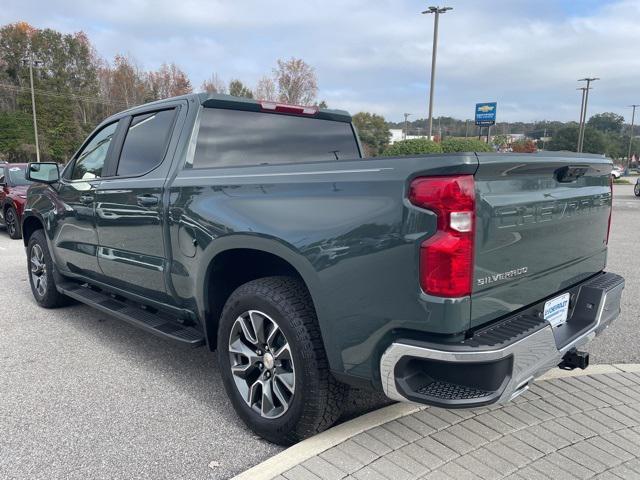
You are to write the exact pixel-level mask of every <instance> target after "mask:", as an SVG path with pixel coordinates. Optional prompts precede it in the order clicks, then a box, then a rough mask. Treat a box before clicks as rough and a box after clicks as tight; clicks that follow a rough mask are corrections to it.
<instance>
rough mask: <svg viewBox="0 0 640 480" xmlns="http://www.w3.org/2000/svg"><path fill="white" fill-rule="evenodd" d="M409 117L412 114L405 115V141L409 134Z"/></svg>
mask: <svg viewBox="0 0 640 480" xmlns="http://www.w3.org/2000/svg"><path fill="white" fill-rule="evenodd" d="M409 115H411V114H410V113H405V114H404V139H405V140H406V139H407V135H408V134H409V120H408V118H409Z"/></svg>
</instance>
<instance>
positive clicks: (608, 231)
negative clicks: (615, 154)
mask: <svg viewBox="0 0 640 480" xmlns="http://www.w3.org/2000/svg"><path fill="white" fill-rule="evenodd" d="M609 191H610V192H611V207H610V208H609V222H608V223H607V245H609V234H610V233H611V212H613V177H612V176H611V175H609Z"/></svg>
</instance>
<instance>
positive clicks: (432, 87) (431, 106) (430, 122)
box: [422, 7, 453, 140]
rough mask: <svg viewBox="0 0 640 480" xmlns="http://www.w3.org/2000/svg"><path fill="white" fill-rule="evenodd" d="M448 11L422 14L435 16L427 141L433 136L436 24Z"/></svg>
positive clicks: (434, 10) (431, 8) (430, 10)
mask: <svg viewBox="0 0 640 480" xmlns="http://www.w3.org/2000/svg"><path fill="white" fill-rule="evenodd" d="M448 10H453V8H452V7H429V8H428V9H427V10H425V11H424V12H422V13H423V14H427V13H433V14H435V17H434V20H433V49H432V52H431V86H430V87H429V132H428V134H429V140H431V138H432V136H433V135H432V134H433V89H434V85H435V79H436V55H437V53H438V23H439V20H440V14H441V13H445V12H447V11H448Z"/></svg>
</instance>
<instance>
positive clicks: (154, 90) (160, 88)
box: [147, 63, 193, 100]
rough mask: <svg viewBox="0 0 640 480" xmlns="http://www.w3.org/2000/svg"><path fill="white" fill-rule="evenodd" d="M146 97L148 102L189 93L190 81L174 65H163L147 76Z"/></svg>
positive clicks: (190, 89) (191, 89)
mask: <svg viewBox="0 0 640 480" xmlns="http://www.w3.org/2000/svg"><path fill="white" fill-rule="evenodd" d="M147 85H148V87H147V96H148V98H149V99H150V100H162V99H164V98H170V97H176V96H178V95H185V94H187V93H191V92H192V91H193V88H191V81H190V80H189V78H188V77H187V74H186V73H184V72H183V71H182V70H180V68H178V66H177V65H176V64H175V63H170V64H168V65H167V64H166V63H163V64H162V65H161V66H160V68H159V69H158V70H156V71H155V72H149V73H148V74H147Z"/></svg>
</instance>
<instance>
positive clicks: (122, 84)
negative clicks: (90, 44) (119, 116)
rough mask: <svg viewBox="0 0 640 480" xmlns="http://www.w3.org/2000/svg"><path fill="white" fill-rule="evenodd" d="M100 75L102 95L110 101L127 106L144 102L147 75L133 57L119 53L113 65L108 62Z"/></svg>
mask: <svg viewBox="0 0 640 480" xmlns="http://www.w3.org/2000/svg"><path fill="white" fill-rule="evenodd" d="M99 75H100V76H101V80H100V84H101V86H102V88H103V91H102V95H103V97H104V98H105V100H107V101H108V102H113V103H116V104H120V105H124V106H126V107H127V108H129V107H133V106H136V105H140V104H141V103H144V101H145V96H146V94H147V85H146V82H145V75H144V73H143V72H142V71H141V70H140V68H139V67H138V65H137V64H136V62H135V60H134V59H133V58H131V57H128V56H124V55H119V54H118V55H116V56H115V57H114V59H113V66H110V65H109V64H106V65H105V66H103V68H101V69H100V72H99Z"/></svg>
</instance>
